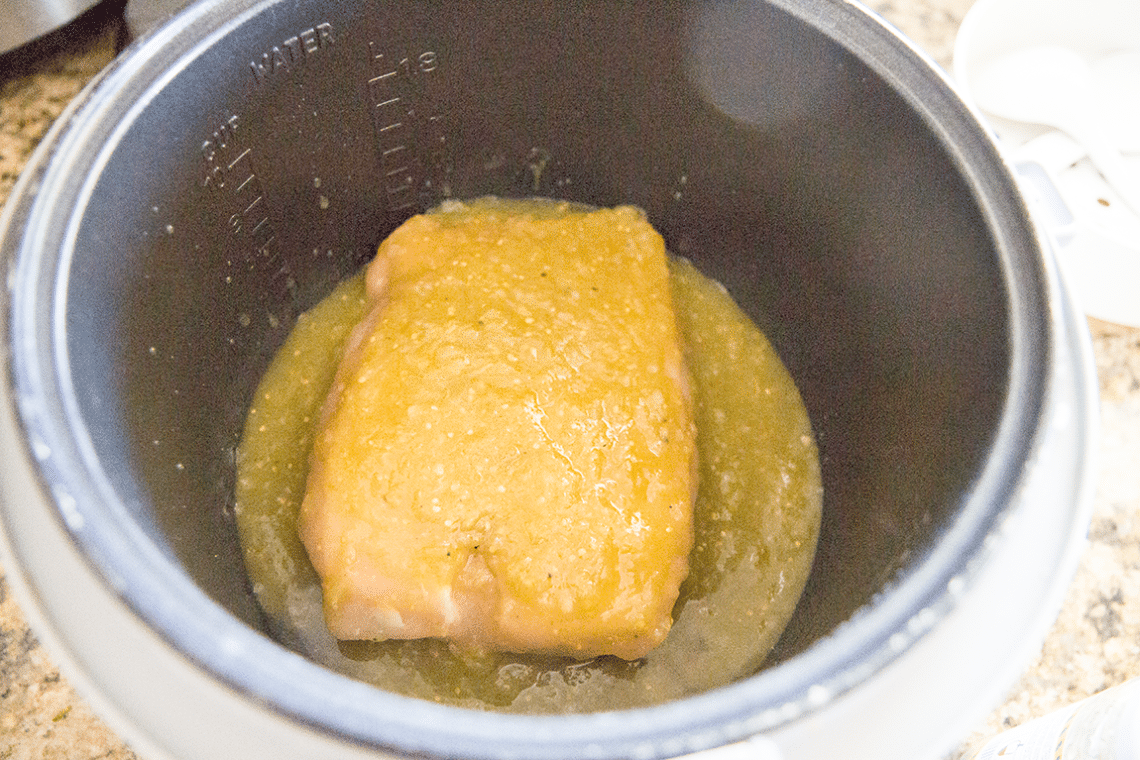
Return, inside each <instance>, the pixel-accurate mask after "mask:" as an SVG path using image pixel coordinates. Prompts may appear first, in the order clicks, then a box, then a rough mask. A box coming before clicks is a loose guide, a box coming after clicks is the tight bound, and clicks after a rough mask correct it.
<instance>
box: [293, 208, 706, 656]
mask: <svg viewBox="0 0 1140 760" xmlns="http://www.w3.org/2000/svg"><path fill="white" fill-rule="evenodd" d="M367 283H368V292H369V297H370V298H371V299H372V301H373V302H374V306H373V307H372V308H371V311H370V312H369V315H368V316H367V317H366V318H365V319H364V320H363V321H362V322H361V324H360V325H359V326H358V327H357V328H356V330H355V332H354V334H353V336H352V338H351V340H350V342H349V348H348V350H347V352H346V354H345V356H344V358H343V360H342V363H341V365H340V367H339V369H338V374H337V380H336V381H335V382H334V385H333V389H332V391H331V393H330V395H329V398H328V400H327V402H326V404H325V408H324V411H323V419H322V421H321V425H320V428H319V430H318V432H317V436H316V439H315V443H314V446H313V452H312V458H311V471H310V474H309V478H308V482H307V486H306V494H305V498H304V502H303V505H302V508H301V515H300V524H299V530H300V535H301V539H302V541H303V543H304V545H305V547H306V549H307V551H308V553H309V556H310V558H311V560H312V562H313V565H314V567H315V568H316V569H317V572H318V573H319V575H320V576H321V579H322V586H323V590H324V598H325V602H324V604H325V617H326V620H327V623H328V626H329V629H330V630H331V631H332V633H333V634H334V635H335V636H336V637H337V638H340V639H342V640H347V639H373V640H383V639H412V638H423V637H441V638H447V639H450V640H452V641H455V642H456V643H458V644H460V645H462V646H465V647H473V648H483V649H492V650H501V651H513V652H543V653H553V654H563V655H569V656H572V657H577V658H589V657H594V656H597V655H604V654H613V655H617V656H619V657H623V658H626V659H635V658H638V657H640V656H642V655H644V654H645V653H646V652H648V651H649V650H650V649H652V648H653V647H655V646H657V645H658V644H659V643H661V641H662V640H663V639H664V638H665V635H666V633H667V632H668V630H669V627H670V625H671V623H672V618H671V611H672V607H673V604H674V602H675V600H676V598H677V592H678V587H679V586H680V584H681V581H682V580H684V578H685V576H686V574H687V573H688V553H689V549H690V547H691V544H692V505H693V499H694V496H695V493H696V466H695V465H696V447H695V434H696V431H695V428H694V424H693V413H692V408H691V400H690V391H689V386H688V379H687V374H686V369H685V366H684V363H683V359H682V356H681V347H680V345H679V337H678V331H677V327H676V324H675V320H674V314H673V308H672V301H671V296H670V289H669V281H668V271H667V267H666V254H665V249H664V245H663V242H662V240H661V237H660V236H659V235H658V234H657V233H656V232H655V231H654V230H653V229H652V227H651V226H650V225H649V223H648V222H647V221H646V220H645V218H644V216H643V214H642V213H641V212H640V211H638V210H637V209H634V208H630V207H622V208H617V209H611V210H598V211H588V210H585V209H582V208H579V207H573V206H569V205H568V204H554V203H552V202H539V201H529V202H521V201H514V202H510V201H498V200H490V199H487V200H482V201H476V202H472V203H469V204H458V203H453V204H449V205H447V206H445V207H443V208H441V209H440V210H438V211H436V212H433V213H429V214H425V215H421V216H417V217H414V218H412V219H410V220H408V221H407V222H406V223H405V224H403V225H402V226H401V227H400V228H399V229H397V230H396V231H395V232H393V233H392V235H391V236H390V237H389V238H388V239H387V240H385V241H384V243H383V244H381V246H380V249H379V251H378V253H377V256H376V259H375V261H374V262H373V263H372V264H370V266H369V270H368V272H367Z"/></svg>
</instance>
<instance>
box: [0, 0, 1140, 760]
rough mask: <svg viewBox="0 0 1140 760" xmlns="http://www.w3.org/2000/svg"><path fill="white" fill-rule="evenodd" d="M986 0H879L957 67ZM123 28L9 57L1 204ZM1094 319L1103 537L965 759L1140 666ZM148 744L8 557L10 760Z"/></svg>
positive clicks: (1117, 356) (1125, 513)
mask: <svg viewBox="0 0 1140 760" xmlns="http://www.w3.org/2000/svg"><path fill="white" fill-rule="evenodd" d="M973 1H974V0H872V2H870V3H869V5H870V6H871V7H872V8H873V9H874V10H876V11H878V12H880V13H882V14H883V15H884V16H885V17H886V18H887V19H888V20H890V21H891V22H892V23H894V24H895V25H896V26H897V27H898V28H899V29H901V30H902V31H903V32H904V33H905V34H906V35H908V36H909V37H910V38H911V39H912V40H914V41H915V42H916V43H917V45H918V47H920V48H922V49H924V50H925V51H926V52H927V53H928V54H929V55H930V56H931V57H932V58H933V59H934V60H935V61H936V62H937V63H938V64H940V65H941V66H943V67H945V68H947V69H948V68H949V65H950V55H951V50H952V45H953V40H954V35H955V33H956V32H957V29H958V25H959V23H960V22H961V20H962V17H963V16H964V15H965V13H966V11H967V10H968V9H969V7H970V5H971V4H972V3H973ZM120 31H121V29H120V28H119V25H118V23H117V22H116V21H114V20H112V21H111V22H109V23H105V24H102V25H97V27H96V28H94V29H92V28H84V29H82V30H77V31H76V32H75V34H74V35H70V37H69V38H68V39H67V40H66V41H67V42H68V45H67V46H66V48H65V49H64V50H62V51H60V52H56V53H54V54H50V55H48V56H47V57H46V58H41V59H39V60H37V61H35V62H34V63H33V64H31V65H30V66H23V67H21V68H22V70H21V71H18V72H12V71H11V70H9V71H4V70H3V69H0V203H3V201H4V200H6V199H7V197H8V195H9V193H10V192H11V189H12V186H13V184H14V183H15V181H16V178H17V176H18V175H19V172H20V170H21V169H22V168H23V166H24V165H25V163H26V162H27V159H28V157H29V155H30V153H31V151H32V149H33V148H34V147H35V145H36V144H37V142H38V141H39V140H40V139H41V138H42V137H43V135H44V134H45V132H46V131H47V129H48V127H49V126H50V125H51V123H52V121H53V120H54V119H55V118H56V117H58V116H59V114H60V113H61V111H62V110H63V108H64V107H65V106H66V105H67V103H68V102H69V101H70V100H71V99H72V98H73V97H74V96H75V95H76V94H77V93H78V92H79V90H80V89H81V88H82V87H83V85H84V84H85V83H86V82H87V81H88V80H89V79H90V78H91V77H92V76H94V75H95V74H96V73H97V72H98V71H99V70H100V69H102V68H103V67H104V66H105V65H106V64H107V63H108V62H110V60H111V59H112V58H113V57H114V55H115V45H116V39H117V37H118V35H119V33H120ZM0 65H2V64H0ZM1089 328H1090V331H1091V334H1092V337H1093V343H1094V349H1095V353H1096V361H1097V370H1098V373H1099V377H1100V391H1101V407H1102V429H1101V442H1100V447H1101V448H1100V461H1099V472H1098V473H1097V491H1096V496H1095V504H1094V514H1093V518H1092V522H1091V524H1090V527H1089V541H1088V544H1087V547H1086V549H1085V552H1084V555H1083V558H1082V561H1081V564H1080V568H1079V570H1078V572H1077V575H1076V577H1075V578H1074V580H1073V582H1072V585H1071V587H1070V588H1069V591H1068V594H1067V597H1066V599H1065V602H1064V606H1063V608H1062V610H1061V613H1060V615H1059V617H1058V619H1057V621H1056V623H1055V624H1054V626H1053V629H1052V631H1051V632H1050V634H1049V636H1048V638H1047V639H1046V641H1045V642H1044V645H1043V646H1042V648H1041V651H1040V654H1039V655H1038V656H1037V658H1036V659H1035V660H1034V661H1033V662H1032V664H1031V665H1030V666H1029V667H1028V669H1027V670H1026V671H1025V673H1024V675H1023V676H1022V677H1021V679H1020V680H1019V681H1018V682H1017V683H1016V684H1014V685H1013V686H1012V688H1011V689H1010V691H1009V693H1008V701H1007V702H1006V703H1005V704H1003V705H1001V706H999V707H997V708H996V709H995V710H994V711H993V712H992V713H991V714H990V715H989V716H988V717H987V718H985V719H984V720H982V721H981V722H980V723H978V725H977V726H975V730H974V733H972V734H971V735H970V736H967V737H963V744H962V746H961V747H960V748H959V749H958V751H956V752H955V753H954V754H953V755H952V758H955V759H956V758H967V757H970V756H971V755H972V754H973V752H974V751H975V750H976V749H977V748H978V747H979V746H980V745H981V744H982V743H983V742H984V741H985V739H986V738H987V737H989V736H991V735H993V734H995V733H997V732H999V731H1001V730H1003V729H1004V728H1008V727H1011V726H1013V725H1017V724H1019V723H1021V722H1024V721H1025V720H1028V719H1030V718H1032V717H1035V716H1038V715H1042V714H1045V713H1047V712H1050V711H1052V710H1054V709H1056V708H1058V707H1061V706H1063V705H1065V704H1068V703H1070V702H1073V701H1076V700H1078V699H1081V698H1083V697H1086V696H1088V695H1090V694H1093V693H1095V692H1097V691H1100V690H1101V689H1104V688H1106V687H1109V686H1113V685H1115V684H1117V683H1120V682H1122V681H1124V680H1126V679H1128V678H1130V677H1133V676H1140V467H1137V466H1136V463H1137V462H1140V329H1133V328H1127V327H1121V326H1118V325H1113V324H1108V323H1104V322H1099V321H1097V320H1092V319H1090V320H1089ZM134 757H135V755H134V754H133V753H132V752H131V750H130V749H129V748H128V747H127V746H126V745H125V744H124V743H123V742H122V741H121V740H120V739H119V738H118V736H117V735H116V734H115V733H114V732H113V731H111V730H110V729H109V728H107V727H106V726H105V725H104V724H103V723H102V722H101V721H100V719H99V718H98V717H97V716H95V715H94V714H93V712H92V711H91V709H90V708H89V707H88V706H87V704H86V703H85V702H84V701H83V700H82V699H81V698H80V697H79V696H77V695H76V693H75V692H74V691H73V689H72V688H71V686H70V685H69V684H68V683H67V681H66V679H64V678H62V677H61V676H60V674H59V671H58V670H57V668H56V666H55V665H54V664H53V662H52V659H51V657H50V656H49V655H48V654H47V653H46V652H45V651H44V650H43V649H42V648H41V647H40V645H39V643H38V642H37V640H36V638H35V636H34V635H33V634H32V633H31V632H30V631H29V630H28V628H27V625H26V623H25V621H24V617H23V615H22V613H21V611H20V609H19V607H18V606H17V604H16V602H15V600H14V599H13V598H12V595H11V593H10V589H9V587H8V585H7V584H6V583H5V582H4V579H3V568H0V760H30V759H32V758H36V759H37V760H38V759H39V758H107V759H109V760H127V759H128V758H134ZM947 760H950V758H948V759H947Z"/></svg>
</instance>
